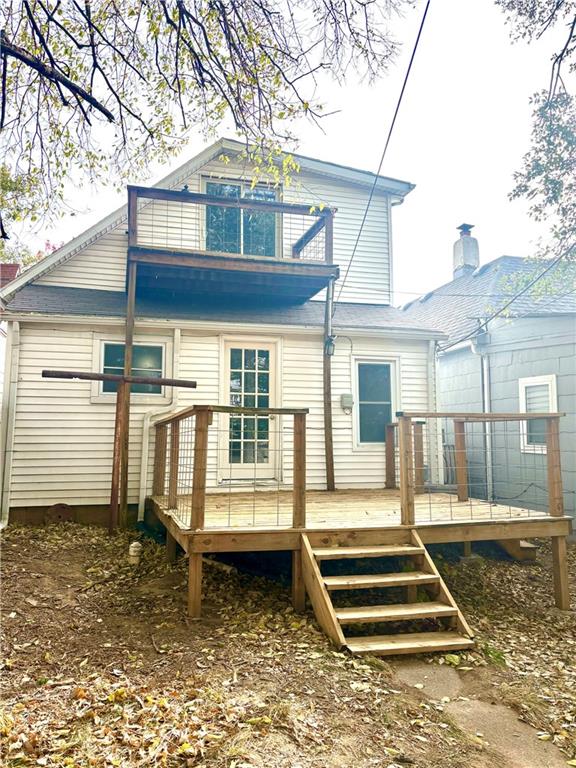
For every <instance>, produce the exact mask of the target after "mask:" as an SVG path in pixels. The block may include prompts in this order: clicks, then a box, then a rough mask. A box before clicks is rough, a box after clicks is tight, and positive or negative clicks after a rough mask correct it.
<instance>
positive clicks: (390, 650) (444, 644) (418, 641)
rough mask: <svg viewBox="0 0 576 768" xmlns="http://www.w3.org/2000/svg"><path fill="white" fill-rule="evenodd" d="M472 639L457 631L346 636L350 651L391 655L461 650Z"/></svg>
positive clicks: (467, 646)
mask: <svg viewBox="0 0 576 768" xmlns="http://www.w3.org/2000/svg"><path fill="white" fill-rule="evenodd" d="M473 645H474V641H473V640H471V639H470V638H469V637H465V636H464V635H460V634H459V633H458V632H411V633H408V634H402V635H373V636H372V637H350V638H346V647H347V648H348V650H349V651H351V652H352V653H359V654H371V655H373V656H393V655H395V654H401V653H433V652H434V651H462V650H465V649H466V648H472V646H473Z"/></svg>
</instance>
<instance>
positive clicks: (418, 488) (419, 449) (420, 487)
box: [414, 421, 424, 493]
mask: <svg viewBox="0 0 576 768" xmlns="http://www.w3.org/2000/svg"><path fill="white" fill-rule="evenodd" d="M414 493H424V424H423V423H422V422H421V421H416V422H415V423H414Z"/></svg>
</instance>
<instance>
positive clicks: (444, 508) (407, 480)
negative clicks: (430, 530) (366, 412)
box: [386, 412, 563, 525]
mask: <svg viewBox="0 0 576 768" xmlns="http://www.w3.org/2000/svg"><path fill="white" fill-rule="evenodd" d="M561 415H562V414H553V413H524V414H521V413H517V414H470V413H469V414H465V413H446V414H440V413H427V412H422V413H399V414H398V421H397V422H395V423H394V424H390V425H388V427H387V436H386V487H387V488H389V489H394V488H396V489H399V491H400V503H401V519H402V523H404V524H408V525H411V524H414V523H422V522H426V521H429V522H435V521H443V520H453V521H474V520H481V519H512V518H518V517H541V516H542V515H553V516H561V515H562V514H563V497H562V478H561V465H560V441H559V429H560V427H559V424H560V416H561Z"/></svg>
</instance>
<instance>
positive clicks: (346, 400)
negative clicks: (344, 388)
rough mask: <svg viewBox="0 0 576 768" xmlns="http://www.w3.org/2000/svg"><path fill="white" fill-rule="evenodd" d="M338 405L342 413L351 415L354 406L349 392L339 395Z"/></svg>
mask: <svg viewBox="0 0 576 768" xmlns="http://www.w3.org/2000/svg"><path fill="white" fill-rule="evenodd" d="M340 405H341V407H342V410H343V411H344V413H346V414H348V415H350V414H351V413H352V407H353V405H354V398H353V396H352V395H351V394H350V393H349V392H346V393H344V394H343V395H340Z"/></svg>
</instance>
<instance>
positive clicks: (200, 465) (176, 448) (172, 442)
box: [152, 405, 308, 530]
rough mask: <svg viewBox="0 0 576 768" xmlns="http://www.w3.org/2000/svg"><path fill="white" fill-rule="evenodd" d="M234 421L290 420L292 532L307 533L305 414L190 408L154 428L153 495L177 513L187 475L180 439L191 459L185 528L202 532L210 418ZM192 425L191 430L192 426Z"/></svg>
mask: <svg viewBox="0 0 576 768" xmlns="http://www.w3.org/2000/svg"><path fill="white" fill-rule="evenodd" d="M219 413H220V414H229V415H238V416H255V417H267V416H273V417H275V416H280V417H282V416H291V417H292V418H293V457H294V458H293V468H292V469H293V477H292V527H293V528H305V527H306V415H307V413H308V409H306V408H247V407H242V406H224V405H195V406H192V407H190V408H185V409H183V410H181V411H179V412H178V413H175V414H173V415H171V416H168V417H166V418H165V419H162V420H161V421H158V422H156V424H155V425H154V426H155V441H154V444H155V451H154V472H153V480H152V491H153V495H154V496H167V504H168V508H169V509H171V510H176V511H178V507H179V504H181V502H182V494H179V492H178V489H179V487H180V486H181V485H182V480H183V478H182V475H183V473H184V472H188V473H189V469H190V468H189V467H188V466H187V465H186V464H184V463H183V455H182V454H183V444H184V441H183V438H184V432H186V434H187V442H186V445H187V449H186V450H187V451H188V452H191V453H192V454H193V466H192V478H191V494H187V496H191V499H190V504H189V506H190V514H189V520H188V526H187V527H188V528H190V529H192V530H202V529H203V528H204V527H205V510H206V485H207V468H208V437H209V432H210V426H211V425H212V422H213V416H214V414H219ZM192 424H193V428H192V427H191V425H192Z"/></svg>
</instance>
